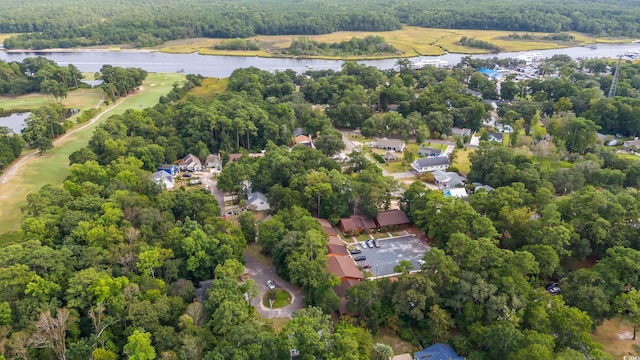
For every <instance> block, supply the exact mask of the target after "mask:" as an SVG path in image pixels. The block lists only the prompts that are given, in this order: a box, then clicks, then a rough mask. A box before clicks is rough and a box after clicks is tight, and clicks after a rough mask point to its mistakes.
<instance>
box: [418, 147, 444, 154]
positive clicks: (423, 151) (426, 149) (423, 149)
mask: <svg viewBox="0 0 640 360" xmlns="http://www.w3.org/2000/svg"><path fill="white" fill-rule="evenodd" d="M440 155H442V150H440V149H436V148H432V147H422V146H420V149H419V150H418V156H440Z"/></svg>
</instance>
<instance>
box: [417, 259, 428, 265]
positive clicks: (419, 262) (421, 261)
mask: <svg viewBox="0 0 640 360" xmlns="http://www.w3.org/2000/svg"><path fill="white" fill-rule="evenodd" d="M418 264H420V266H424V264H426V262H425V261H424V260H422V259H420V260H418Z"/></svg>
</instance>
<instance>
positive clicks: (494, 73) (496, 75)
mask: <svg viewBox="0 0 640 360" xmlns="http://www.w3.org/2000/svg"><path fill="white" fill-rule="evenodd" d="M478 71H479V72H480V73H482V74H484V75H486V76H487V77H488V78H489V79H494V80H495V79H498V78H499V77H500V73H499V72H498V70H493V69H487V68H482V69H480V70H478Z"/></svg>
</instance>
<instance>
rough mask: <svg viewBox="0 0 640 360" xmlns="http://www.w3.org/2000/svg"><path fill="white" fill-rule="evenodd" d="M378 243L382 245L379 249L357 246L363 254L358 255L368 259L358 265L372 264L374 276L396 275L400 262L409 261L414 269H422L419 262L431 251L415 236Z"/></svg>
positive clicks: (379, 241)
mask: <svg viewBox="0 0 640 360" xmlns="http://www.w3.org/2000/svg"><path fill="white" fill-rule="evenodd" d="M378 243H379V244H380V247H379V248H366V249H363V248H362V247H361V246H360V245H356V246H357V247H358V249H360V250H362V253H361V254H358V255H364V256H366V257H367V260H365V261H358V265H360V266H362V265H364V264H365V263H367V264H370V265H371V272H372V273H373V274H374V276H384V275H389V274H393V273H395V271H393V267H394V266H396V265H398V263H399V262H400V260H409V261H411V263H412V264H413V268H414V269H416V270H417V269H420V264H419V263H418V260H420V259H422V256H423V255H424V253H425V252H427V251H429V247H428V246H427V245H426V244H425V243H424V242H422V241H420V240H418V239H417V238H416V237H415V236H413V235H407V236H399V237H394V238H390V239H382V240H378ZM352 256H357V255H352Z"/></svg>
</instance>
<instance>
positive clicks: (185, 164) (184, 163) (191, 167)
mask: <svg viewBox="0 0 640 360" xmlns="http://www.w3.org/2000/svg"><path fill="white" fill-rule="evenodd" d="M178 166H179V167H180V170H183V171H184V170H188V171H200V170H202V163H201V162H200V159H198V157H197V156H195V155H193V154H189V155H187V156H185V157H184V158H183V159H182V160H181V161H180V162H179V163H178Z"/></svg>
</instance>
